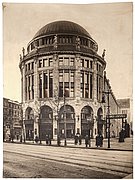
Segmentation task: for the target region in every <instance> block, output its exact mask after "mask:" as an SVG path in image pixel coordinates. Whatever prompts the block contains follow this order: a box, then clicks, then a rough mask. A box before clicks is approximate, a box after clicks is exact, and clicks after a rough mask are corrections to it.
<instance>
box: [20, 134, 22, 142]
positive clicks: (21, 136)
mask: <svg viewBox="0 0 135 180" xmlns="http://www.w3.org/2000/svg"><path fill="white" fill-rule="evenodd" d="M20 143H22V135H20Z"/></svg>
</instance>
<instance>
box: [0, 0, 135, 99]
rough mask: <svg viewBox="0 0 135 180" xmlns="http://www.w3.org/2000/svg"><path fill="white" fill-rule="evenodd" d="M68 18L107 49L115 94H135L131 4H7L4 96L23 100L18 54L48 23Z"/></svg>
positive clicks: (101, 48) (107, 68) (4, 16)
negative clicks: (133, 89) (134, 92)
mask: <svg viewBox="0 0 135 180" xmlns="http://www.w3.org/2000/svg"><path fill="white" fill-rule="evenodd" d="M58 20H68V21H72V22H75V23H77V24H79V25H81V26H82V27H84V28H85V29H86V30H87V31H88V32H89V34H90V35H91V36H92V38H93V39H94V40H95V41H96V42H97V43H98V46H99V51H98V54H99V55H102V52H103V49H106V56H105V60H106V62H107V67H106V72H107V78H108V79H110V84H111V87H112V90H113V92H114V95H115V97H116V98H117V99H118V98H126V97H132V61H133V56H132V51H133V50H132V46H133V45H132V41H133V37H132V33H133V32H132V3H109V4H84V5H83V4H78V5H77V4H75V5H73V4H15V3H13V4H11V3H10V4H7V3H4V10H3V27H4V30H3V33H4V36H3V40H4V46H3V47H4V52H3V85H4V86H3V87H4V88H3V95H4V97H6V98H10V99H13V100H17V101H19V102H21V74H20V70H19V66H18V65H19V54H20V53H22V47H25V48H26V47H27V44H28V42H29V41H30V40H31V39H32V38H33V37H34V35H35V34H36V32H37V31H38V30H39V29H40V28H42V27H43V26H45V25H46V24H48V23H50V22H53V21H58Z"/></svg>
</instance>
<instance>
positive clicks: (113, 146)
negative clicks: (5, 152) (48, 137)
mask: <svg viewBox="0 0 135 180" xmlns="http://www.w3.org/2000/svg"><path fill="white" fill-rule="evenodd" d="M14 142H15V143H20V142H19V141H14ZM25 144H33V145H42V146H43V145H44V146H45V145H46V142H45V141H42V144H40V143H35V142H33V141H26V142H25ZM51 146H57V140H52V141H51ZM60 146H61V147H65V146H64V139H62V140H61V145H60ZM66 147H70V148H86V147H85V140H84V139H83V140H82V144H81V145H79V144H77V145H75V144H74V139H67V146H66ZM88 148H91V149H100V150H101V149H103V150H117V151H133V138H125V142H121V143H119V142H118V138H111V139H110V148H108V139H104V140H103V147H96V146H95V139H91V143H90V147H88Z"/></svg>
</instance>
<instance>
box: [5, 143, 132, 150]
mask: <svg viewBox="0 0 135 180" xmlns="http://www.w3.org/2000/svg"><path fill="white" fill-rule="evenodd" d="M4 143H14V144H25V145H35V146H49V145H46V144H35V143H33V144H32V143H29V142H26V143H24V142H23V143H20V142H4ZM50 146H51V147H63V148H80V149H96V150H107V151H131V152H133V150H131V149H117V148H104V147H87V148H86V147H79V146H71V145H69V146H63V145H61V146H57V145H55V144H52V145H50Z"/></svg>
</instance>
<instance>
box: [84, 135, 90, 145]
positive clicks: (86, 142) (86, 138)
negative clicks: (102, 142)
mask: <svg viewBox="0 0 135 180" xmlns="http://www.w3.org/2000/svg"><path fill="white" fill-rule="evenodd" d="M88 144H89V136H88V135H86V136H85V145H86V147H88Z"/></svg>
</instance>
